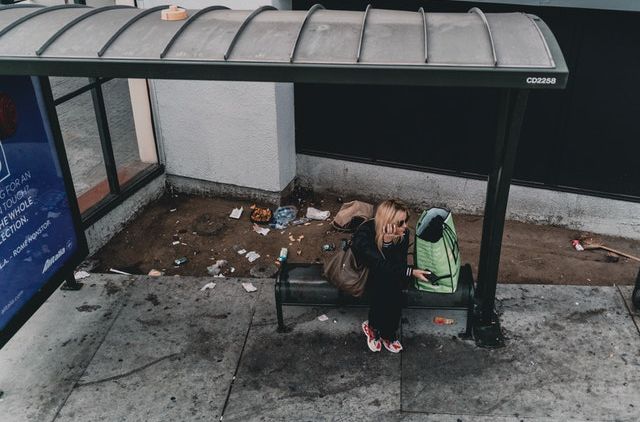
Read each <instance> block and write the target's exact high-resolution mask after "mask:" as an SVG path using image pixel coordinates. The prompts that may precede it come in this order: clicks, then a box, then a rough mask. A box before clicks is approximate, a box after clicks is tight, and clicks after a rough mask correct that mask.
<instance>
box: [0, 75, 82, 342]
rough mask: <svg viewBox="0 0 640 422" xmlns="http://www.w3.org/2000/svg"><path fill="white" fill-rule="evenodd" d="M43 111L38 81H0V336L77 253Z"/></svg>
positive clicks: (5, 78) (21, 78)
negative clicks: (0, 332) (22, 309)
mask: <svg viewBox="0 0 640 422" xmlns="http://www.w3.org/2000/svg"><path fill="white" fill-rule="evenodd" d="M45 110H46V108H45V106H44V100H43V96H42V93H41V89H40V86H39V84H38V79H36V78H31V77H25V76H15V77H14V76H0V331H2V330H4V329H5V328H6V326H7V324H9V322H10V321H11V319H12V318H13V317H15V316H16V314H17V313H19V312H20V310H21V308H23V307H24V306H25V305H26V304H27V303H28V302H29V301H30V299H32V298H33V297H34V296H35V295H36V294H37V293H38V291H39V290H40V289H41V288H42V287H43V286H44V285H46V284H47V283H48V282H49V281H50V280H52V277H54V276H55V275H56V272H58V271H59V270H60V269H61V268H62V267H63V266H64V265H65V263H67V261H69V260H70V259H71V258H72V257H73V256H74V255H75V254H76V252H78V248H79V243H78V238H77V234H76V227H75V226H74V220H73V213H72V211H71V209H70V206H69V200H68V198H67V190H66V188H65V182H64V178H63V172H62V170H61V167H60V163H59V160H58V156H57V153H56V147H55V145H56V144H55V142H54V139H53V135H52V131H51V128H50V125H49V121H48V118H47V114H46V112H45ZM73 200H75V198H74V199H73ZM74 206H75V204H74ZM43 300H44V299H43Z"/></svg>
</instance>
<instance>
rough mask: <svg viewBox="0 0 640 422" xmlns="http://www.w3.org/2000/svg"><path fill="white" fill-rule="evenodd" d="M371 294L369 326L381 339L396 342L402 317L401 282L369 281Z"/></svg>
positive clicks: (386, 280)
mask: <svg viewBox="0 0 640 422" xmlns="http://www.w3.org/2000/svg"><path fill="white" fill-rule="evenodd" d="M367 289H368V294H369V302H370V304H371V307H370V308H369V326H370V327H371V328H373V329H374V330H376V331H377V333H378V334H379V335H380V337H382V338H384V339H387V340H395V338H396V333H397V331H398V328H399V327H400V318H401V315H402V289H401V286H400V282H399V281H397V280H389V279H382V278H373V279H370V280H368V281H367Z"/></svg>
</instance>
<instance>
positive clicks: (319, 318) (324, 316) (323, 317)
mask: <svg viewBox="0 0 640 422" xmlns="http://www.w3.org/2000/svg"><path fill="white" fill-rule="evenodd" d="M328 319H329V317H328V316H326V315H325V314H322V315H320V316H319V317H318V321H322V322H325V321H327V320H328Z"/></svg>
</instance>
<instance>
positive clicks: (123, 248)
mask: <svg viewBox="0 0 640 422" xmlns="http://www.w3.org/2000/svg"><path fill="white" fill-rule="evenodd" d="M351 199H352V198H345V201H348V200H351ZM358 199H362V198H358ZM290 203H292V204H294V205H296V206H297V207H298V209H299V213H298V217H303V216H304V214H305V212H306V208H307V206H314V207H315V208H319V209H322V210H329V211H331V215H332V216H333V215H335V213H336V212H337V211H338V210H339V209H340V206H341V205H342V198H338V197H336V196H332V195H319V194H314V193H313V192H306V191H305V192H297V194H296V195H295V196H294V197H293V198H291V199H290ZM252 204H253V203H252V202H248V201H230V200H226V199H220V198H202V197H194V196H183V195H179V196H170V195H166V196H164V197H162V198H161V199H159V200H158V201H156V202H154V203H152V204H150V205H149V206H148V207H147V208H146V209H145V210H144V212H142V213H141V214H140V215H139V216H138V217H137V218H136V219H135V220H134V221H132V222H131V223H130V224H129V225H128V226H127V227H126V228H125V229H124V230H123V231H121V232H120V233H119V234H117V235H116V236H115V237H114V238H113V240H112V241H110V242H109V243H108V244H107V245H106V246H105V247H104V248H102V249H101V250H100V251H99V252H98V253H97V254H96V256H95V257H96V258H97V259H98V261H99V264H98V265H97V267H96V269H95V270H94V271H96V272H108V271H109V269H110V268H115V269H119V270H123V271H126V272H131V273H133V274H147V273H148V272H149V270H151V269H157V270H161V271H164V272H165V274H167V275H184V276H208V274H207V267H208V266H210V265H213V264H214V263H215V262H216V260H219V259H225V260H227V261H229V265H228V266H227V267H226V268H225V270H224V271H223V274H224V275H226V276H232V277H250V276H251V275H250V270H251V268H252V267H254V266H256V265H263V266H264V265H267V264H270V263H273V262H275V260H276V259H277V257H278V254H279V251H280V248H282V247H286V248H288V250H289V258H288V260H289V262H292V263H296V262H322V261H323V260H324V259H325V258H326V257H328V256H330V255H331V254H333V253H335V252H324V251H323V249H322V246H323V245H324V244H327V243H333V244H334V245H336V246H338V245H340V241H341V240H342V239H347V238H349V237H350V235H349V234H346V233H341V232H337V231H336V230H334V229H333V228H332V227H331V225H330V220H328V221H323V222H320V221H312V222H311V223H310V224H308V225H300V226H294V227H289V228H287V229H285V230H275V229H272V230H271V231H270V232H269V233H268V234H267V235H266V236H262V235H260V234H258V233H256V232H255V231H254V230H253V224H252V223H251V222H250V221H249V215H250V209H249V207H250V206H251V205H252ZM256 205H258V206H263V205H265V204H259V203H258V204H256ZM240 206H242V207H243V208H244V213H243V214H242V217H241V218H240V220H233V219H230V218H229V214H230V212H231V210H232V209H233V208H236V207H240ZM272 209H274V208H273V207H272ZM419 211H420V210H417V209H416V210H415V211H414V212H413V213H412V215H411V218H410V222H409V225H410V227H415V222H416V219H417V214H418V213H419ZM454 220H455V225H456V230H457V232H458V236H459V242H460V250H461V254H462V260H463V262H469V263H471V265H472V267H473V272H474V275H475V276H477V270H478V257H479V253H480V239H481V234H482V216H476V215H462V214H458V215H455V216H454ZM582 234H583V233H581V232H578V231H575V230H567V229H563V228H559V227H553V226H539V225H534V224H526V223H520V222H515V221H507V223H506V225H505V230H504V238H503V246H502V256H501V261H500V274H499V281H500V282H506V283H532V284H582V285H612V284H633V282H634V280H635V278H636V275H637V273H638V263H636V262H634V261H630V260H627V259H626V258H621V259H620V261H618V262H616V263H612V262H607V258H606V253H605V252H604V251H584V252H577V251H575V250H574V249H573V248H572V246H571V243H570V242H571V240H572V239H575V238H578V237H579V236H580V235H582ZM291 239H293V240H291ZM598 239H599V240H601V241H602V242H603V243H604V244H606V245H607V246H610V247H612V248H614V249H618V250H621V251H625V252H627V253H630V254H632V255H640V242H638V241H634V240H629V239H624V238H615V237H608V236H599V237H598ZM238 249H245V250H246V251H256V252H257V253H259V254H260V258H258V260H256V261H255V262H253V263H250V262H249V261H248V260H247V259H246V258H245V256H244V255H239V254H238V253H237V252H236V250H238ZM181 257H186V258H187V259H188V262H187V263H185V264H183V265H180V266H177V265H175V264H174V260H176V259H177V258H181ZM231 268H234V269H235V271H234V272H233V273H232V272H231V271H230V269H231Z"/></svg>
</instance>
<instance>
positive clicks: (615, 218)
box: [297, 154, 640, 239]
mask: <svg viewBox="0 0 640 422" xmlns="http://www.w3.org/2000/svg"><path fill="white" fill-rule="evenodd" d="M297 159H298V175H299V177H300V181H301V182H302V183H303V184H305V185H307V186H311V187H313V188H314V189H316V190H321V191H322V190H326V191H330V192H336V193H340V194H342V195H343V196H344V195H356V196H365V197H369V196H370V197H373V198H375V199H386V198H398V199H402V200H404V201H407V202H410V203H414V204H421V205H424V206H428V207H430V206H445V207H448V208H450V209H452V210H453V211H454V212H459V213H469V214H482V213H483V212H484V203H485V199H486V198H485V195H486V189H487V183H486V182H484V181H480V180H473V179H464V178H460V177H454V176H446V175H441V174H433V173H422V172H418V171H412V170H404V169H397V168H391V167H382V166H374V165H370V164H362V163H354V162H348V161H342V160H333V159H329V158H320V157H313V156H309V155H304V154H298V156H297ZM507 219H511V220H518V221H526V222H534V223H540V224H553V225H557V226H562V227H567V228H571V229H576V230H583V231H589V232H594V233H600V234H608V235H612V236H622V237H628V238H633V239H640V204H637V203H633V202H626V201H616V200H611V199H605V198H597V197H593V196H587V195H578V194H574V193H566V192H556V191H551V190H547V189H536V188H530V187H524V186H515V185H512V186H511V190H510V194H509V204H508V207H507Z"/></svg>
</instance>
